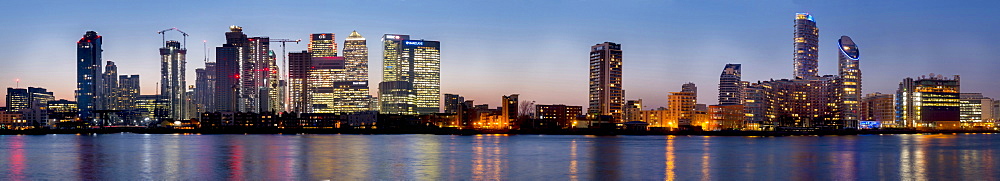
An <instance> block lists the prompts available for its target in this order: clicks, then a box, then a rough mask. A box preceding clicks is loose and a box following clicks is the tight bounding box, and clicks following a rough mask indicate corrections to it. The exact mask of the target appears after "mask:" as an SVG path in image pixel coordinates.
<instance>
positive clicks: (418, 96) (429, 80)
mask: <svg viewBox="0 0 1000 181" xmlns="http://www.w3.org/2000/svg"><path fill="white" fill-rule="evenodd" d="M382 46H383V56H382V62H383V63H382V64H383V69H382V71H383V72H382V77H383V79H382V80H383V82H382V83H379V98H380V99H381V100H380V102H381V106H380V109H381V112H382V113H384V114H426V113H437V112H439V110H440V109H441V103H440V101H441V50H440V49H441V44H440V42H438V41H425V40H409V35H395V34H386V35H385V36H383V38H382Z"/></svg>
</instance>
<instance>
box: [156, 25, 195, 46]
mask: <svg viewBox="0 0 1000 181" xmlns="http://www.w3.org/2000/svg"><path fill="white" fill-rule="evenodd" d="M170 30H174V31H177V32H180V33H181V35H184V44H182V46H181V49H187V41H188V40H187V37H188V34H187V33H185V32H184V31H181V29H177V28H170V29H165V30H163V31H158V32H156V34H160V35H161V36H162V39H163V41H161V42H163V47H167V31H170Z"/></svg>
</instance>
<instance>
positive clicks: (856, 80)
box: [837, 36, 861, 125]
mask: <svg viewBox="0 0 1000 181" xmlns="http://www.w3.org/2000/svg"><path fill="white" fill-rule="evenodd" d="M838 42H839V44H840V48H839V49H840V53H838V54H839V55H840V56H839V65H840V66H839V68H838V70H839V73H840V74H839V75H840V85H838V86H839V88H838V89H837V91H839V94H840V96H839V99H840V100H839V101H838V102H839V104H840V106H838V107H839V110H840V114H841V116H840V119H842V120H844V121H845V124H851V125H853V124H857V123H858V122H857V121H858V120H859V119H860V114H861V106H860V104H861V66H860V65H859V64H858V60H859V58H860V57H859V55H860V54H859V53H860V52H859V51H858V46H857V45H856V44H854V41H853V40H851V37H848V36H841V37H840V40H839V41H838Z"/></svg>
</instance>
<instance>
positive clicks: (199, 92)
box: [194, 68, 210, 113]
mask: <svg viewBox="0 0 1000 181" xmlns="http://www.w3.org/2000/svg"><path fill="white" fill-rule="evenodd" d="M206 89H208V72H207V71H205V68H196V69H194V105H195V106H194V109H195V111H196V112H199V113H203V112H208V109H207V106H206V105H207V103H208V101H207V99H209V98H210V97H208V91H206Z"/></svg>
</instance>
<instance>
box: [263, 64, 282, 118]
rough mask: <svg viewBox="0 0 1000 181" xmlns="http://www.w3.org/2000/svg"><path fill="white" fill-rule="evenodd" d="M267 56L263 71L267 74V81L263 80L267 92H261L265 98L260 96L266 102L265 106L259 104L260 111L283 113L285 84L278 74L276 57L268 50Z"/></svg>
mask: <svg viewBox="0 0 1000 181" xmlns="http://www.w3.org/2000/svg"><path fill="white" fill-rule="evenodd" d="M267 55H268V60H267V65H268V68H266V69H264V70H266V71H264V72H265V73H266V74H267V75H266V76H267V79H265V82H264V83H265V84H264V87H265V88H266V89H267V91H266V92H262V94H263V93H266V94H267V95H266V96H262V98H266V99H267V102H266V104H261V111H262V112H281V111H285V86H286V83H285V81H284V80H281V74H280V73H278V72H279V71H278V70H279V68H278V64H277V62H276V61H275V60H277V57H276V55H274V51H272V50H268V53H267Z"/></svg>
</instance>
